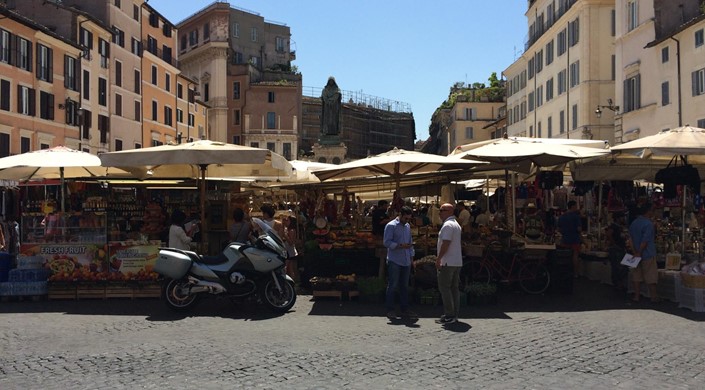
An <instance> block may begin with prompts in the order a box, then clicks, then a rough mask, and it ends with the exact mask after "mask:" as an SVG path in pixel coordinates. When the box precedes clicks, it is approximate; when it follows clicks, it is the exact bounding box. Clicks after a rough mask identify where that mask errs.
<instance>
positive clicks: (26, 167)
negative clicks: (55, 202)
mask: <svg viewBox="0 0 705 390" xmlns="http://www.w3.org/2000/svg"><path fill="white" fill-rule="evenodd" d="M89 177H93V178H125V177H130V174H129V173H128V172H125V171H124V170H121V169H118V168H113V167H105V166H101V161H100V159H99V158H98V156H96V155H93V154H90V153H86V152H81V151H79V150H74V149H71V148H67V147H65V146H56V147H53V148H49V149H42V150H36V151H33V152H27V153H22V154H18V155H14V156H8V157H3V158H0V179H3V180H17V181H29V180H43V179H60V180H61V200H62V201H61V207H62V211H63V208H64V207H65V206H64V203H65V202H64V201H63V199H64V196H65V194H64V179H76V178H89Z"/></svg>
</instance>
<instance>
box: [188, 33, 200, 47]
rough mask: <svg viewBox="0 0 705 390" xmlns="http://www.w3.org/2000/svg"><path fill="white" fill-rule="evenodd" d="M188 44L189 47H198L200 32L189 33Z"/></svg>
mask: <svg viewBox="0 0 705 390" xmlns="http://www.w3.org/2000/svg"><path fill="white" fill-rule="evenodd" d="M188 44H189V46H196V45H198V30H193V31H191V32H190V33H188Z"/></svg>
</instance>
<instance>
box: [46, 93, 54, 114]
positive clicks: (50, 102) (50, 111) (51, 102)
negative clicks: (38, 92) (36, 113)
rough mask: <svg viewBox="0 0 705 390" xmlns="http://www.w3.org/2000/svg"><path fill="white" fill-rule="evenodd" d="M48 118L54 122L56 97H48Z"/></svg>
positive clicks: (50, 95) (51, 95)
mask: <svg viewBox="0 0 705 390" xmlns="http://www.w3.org/2000/svg"><path fill="white" fill-rule="evenodd" d="M47 116H48V118H49V119H51V120H54V95H53V94H49V96H48V97H47Z"/></svg>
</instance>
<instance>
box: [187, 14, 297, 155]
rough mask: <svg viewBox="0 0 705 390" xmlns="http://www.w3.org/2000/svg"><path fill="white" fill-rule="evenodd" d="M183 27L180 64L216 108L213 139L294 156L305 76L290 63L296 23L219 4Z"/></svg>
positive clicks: (212, 119)
mask: <svg viewBox="0 0 705 390" xmlns="http://www.w3.org/2000/svg"><path fill="white" fill-rule="evenodd" d="M178 28H179V53H180V54H179V55H180V57H179V58H180V64H181V70H182V72H183V73H184V74H185V75H186V76H187V77H189V78H190V79H192V80H194V81H196V82H197V83H198V84H199V87H198V93H199V95H200V100H202V101H203V102H204V103H205V104H208V105H209V106H210V107H211V108H210V109H209V110H208V113H209V115H208V123H209V128H210V130H209V136H210V138H211V139H214V140H219V141H224V142H231V143H235V144H241V145H247V146H254V147H262V148H268V149H270V150H272V151H274V152H276V153H279V154H282V155H284V156H285V157H287V158H295V156H296V151H297V150H298V137H299V130H300V129H301V126H302V119H301V75H300V74H298V73H296V72H294V71H292V68H291V61H292V60H294V59H295V55H294V54H295V53H294V52H293V51H291V48H290V37H291V33H290V29H289V27H287V26H285V25H282V24H278V23H273V22H268V21H265V20H264V18H263V17H262V16H261V15H259V14H257V13H254V12H251V11H247V10H243V9H239V8H236V7H232V6H230V4H229V3H227V2H215V3H213V4H211V5H210V6H208V7H206V8H204V9H202V10H200V11H198V12H197V13H195V14H194V15H191V16H190V17H188V18H187V19H186V20H184V21H182V22H180V23H179V25H178Z"/></svg>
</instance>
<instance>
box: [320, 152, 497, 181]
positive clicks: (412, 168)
mask: <svg viewBox="0 0 705 390" xmlns="http://www.w3.org/2000/svg"><path fill="white" fill-rule="evenodd" d="M484 164H486V163H484V162H481V161H474V160H462V159H458V158H454V157H446V156H439V155H435V154H427V153H421V152H415V151H408V150H404V149H397V148H394V149H392V150H390V151H389V152H385V153H382V154H378V155H376V156H371V157H367V158H363V159H360V160H355V161H350V162H347V163H344V164H340V165H337V166H335V167H332V168H326V169H322V170H315V171H313V174H314V175H316V176H318V178H319V179H320V180H321V181H328V180H341V179H353V178H370V177H380V176H386V177H389V178H391V179H392V180H393V181H394V182H395V184H396V188H397V189H399V188H400V186H401V182H402V181H404V180H414V179H417V178H418V177H417V174H423V173H438V172H443V171H452V170H469V169H472V168H474V167H477V166H479V165H484Z"/></svg>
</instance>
